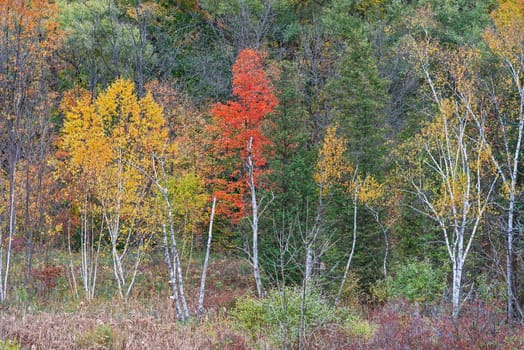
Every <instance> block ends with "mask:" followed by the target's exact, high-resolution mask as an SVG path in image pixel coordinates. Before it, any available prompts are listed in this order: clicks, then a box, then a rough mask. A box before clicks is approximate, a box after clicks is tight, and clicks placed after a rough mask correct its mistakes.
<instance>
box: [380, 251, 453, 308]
mask: <svg viewBox="0 0 524 350" xmlns="http://www.w3.org/2000/svg"><path fill="white" fill-rule="evenodd" d="M444 277H445V275H444V273H443V271H441V270H439V269H436V268H434V267H433V266H432V265H431V264H430V263H429V262H427V261H411V262H408V263H407V264H404V265H397V266H396V267H395V268H394V270H393V277H388V278H387V279H386V281H385V284H386V294H387V297H388V298H399V297H401V298H404V299H406V300H409V301H411V302H429V301H433V300H435V299H437V298H438V297H439V296H442V293H443V291H444V288H445V286H446V285H445V279H444Z"/></svg>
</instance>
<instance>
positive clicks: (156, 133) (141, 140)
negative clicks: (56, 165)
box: [62, 79, 167, 299]
mask: <svg viewBox="0 0 524 350" xmlns="http://www.w3.org/2000/svg"><path fill="white" fill-rule="evenodd" d="M164 126H165V120H164V118H163V115H162V108H161V107H160V106H159V105H158V104H156V103H155V102H154V101H153V98H152V96H151V94H146V95H145V96H144V97H143V98H138V96H137V94H136V92H135V90H134V84H133V83H131V82H130V81H128V80H121V79H120V80H116V81H115V82H114V83H113V84H112V85H111V86H110V87H109V88H108V89H107V90H106V91H104V92H103V93H101V94H100V95H99V96H98V97H97V99H96V100H95V101H94V102H91V100H90V98H89V97H88V96H84V97H83V98H81V99H80V100H79V101H78V103H77V104H76V106H74V107H73V108H71V110H70V111H69V112H68V113H67V114H66V119H65V122H64V127H63V130H62V148H63V149H64V150H65V151H66V152H68V165H69V166H70V167H71V168H72V171H73V173H75V174H78V175H80V176H86V175H87V179H88V180H90V181H92V183H93V185H92V188H90V189H89V190H91V191H92V192H93V198H94V199H96V202H97V208H96V210H97V214H98V215H99V218H100V220H101V221H102V222H103V226H104V230H105V232H107V233H108V235H109V239H110V243H111V256H112V258H113V272H114V275H115V279H116V281H117V286H118V292H119V295H120V297H122V298H126V299H127V298H128V297H129V294H130V293H131V290H132V287H133V284H134V282H135V278H136V274H137V271H138V266H139V264H140V262H141V260H142V259H143V254H144V253H145V248H146V247H147V245H148V241H149V239H150V237H151V235H152V233H153V231H152V229H153V227H154V222H152V221H151V219H154V218H155V217H156V215H155V211H156V209H155V207H154V205H153V204H154V200H153V199H152V198H151V196H150V191H149V187H150V186H149V185H148V183H149V181H148V179H147V178H146V177H145V176H144V174H143V173H142V172H141V171H139V169H138V168H137V166H136V165H137V164H138V165H139V166H140V169H147V170H149V169H151V168H152V166H153V164H152V163H151V157H150V153H151V152H153V151H154V152H156V153H161V152H162V150H163V148H164V146H165V143H166V138H167V129H166V128H165V127H164ZM146 150H147V151H148V152H145V151H146ZM145 213H148V214H145Z"/></svg>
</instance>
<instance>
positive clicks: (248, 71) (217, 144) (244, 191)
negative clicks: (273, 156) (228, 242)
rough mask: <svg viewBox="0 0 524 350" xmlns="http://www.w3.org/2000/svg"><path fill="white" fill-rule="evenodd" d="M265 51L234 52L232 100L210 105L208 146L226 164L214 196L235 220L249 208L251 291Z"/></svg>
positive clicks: (268, 98)
mask: <svg viewBox="0 0 524 350" xmlns="http://www.w3.org/2000/svg"><path fill="white" fill-rule="evenodd" d="M264 59H265V55H264V54H263V53H261V52H259V51H257V50H254V49H245V50H242V51H241V52H240V54H239V55H238V57H237V60H236V62H235V64H234V65H233V96H235V100H232V101H227V102H226V103H217V104H216V105H214V106H213V108H212V110H211V112H212V114H213V119H214V123H213V128H212V129H213V131H214V133H215V134H216V139H215V141H214V151H215V152H216V153H217V155H218V158H219V159H220V161H221V162H224V163H225V164H227V165H228V166H229V167H228V168H227V169H225V167H224V168H223V169H220V171H221V172H222V173H223V174H224V175H225V179H224V178H223V179H222V180H217V183H218V185H220V186H221V190H220V191H218V192H217V193H216V195H217V197H218V198H219V199H222V200H225V201H226V202H228V203H229V206H228V209H226V210H224V209H222V212H223V213H224V211H225V212H226V214H227V215H228V216H229V217H230V218H232V219H233V220H234V221H238V220H239V219H241V218H242V217H244V216H245V215H246V214H247V211H250V214H249V217H250V224H251V229H252V234H253V236H252V240H253V241H252V251H251V262H252V264H253V270H254V277H255V282H256V288H257V293H258V295H259V296H261V295H262V283H261V280H260V270H259V263H258V219H259V217H260V214H261V213H262V212H263V210H260V203H261V202H262V200H258V199H257V189H260V188H261V187H264V184H263V183H262V178H263V175H264V174H265V173H267V167H266V158H265V157H264V150H265V148H266V147H267V146H269V145H270V143H271V142H270V141H269V139H268V138H267V137H266V136H264V134H263V132H262V126H263V124H264V121H265V119H266V116H267V115H268V114H269V113H271V112H272V111H273V110H274V109H275V107H276V106H277V104H278V101H277V98H276V97H275V94H274V92H273V86H272V84H271V80H270V79H269V76H268V74H267V73H266V70H265V69H264V68H265V66H264ZM262 199H263V198H262Z"/></svg>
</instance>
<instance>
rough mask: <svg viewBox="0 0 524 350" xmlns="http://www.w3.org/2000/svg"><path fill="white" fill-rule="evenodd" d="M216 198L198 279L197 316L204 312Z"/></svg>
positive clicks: (214, 198)
mask: <svg viewBox="0 0 524 350" xmlns="http://www.w3.org/2000/svg"><path fill="white" fill-rule="evenodd" d="M216 200H217V198H216V197H213V205H212V207H211V219H210V220H209V232H208V235H207V246H206V257H205V259H204V266H203V267H202V278H201V279H200V294H199V296H198V307H197V312H198V316H202V314H203V313H204V294H205V292H206V274H207V265H208V263H209V253H210V251H211V239H212V238H213V219H214V217H215V203H216Z"/></svg>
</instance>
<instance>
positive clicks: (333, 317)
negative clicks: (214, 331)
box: [231, 287, 340, 345]
mask: <svg viewBox="0 0 524 350" xmlns="http://www.w3.org/2000/svg"><path fill="white" fill-rule="evenodd" d="M301 310H302V289H301V288H291V287H287V288H284V289H282V290H278V289H273V290H271V291H270V292H269V294H268V295H267V296H266V297H265V298H264V299H261V300H258V299H254V298H252V297H250V296H244V297H242V298H240V299H238V300H237V304H236V306H235V308H234V309H233V310H232V312H231V315H232V316H233V318H234V319H235V320H236V322H237V324H238V325H239V327H240V328H241V329H243V330H245V331H247V332H248V333H249V334H250V335H251V336H252V337H253V339H255V337H256V336H257V335H259V336H260V335H262V334H263V335H266V336H267V337H268V338H269V340H270V341H271V342H272V343H274V344H275V345H280V344H283V343H284V342H287V343H291V344H293V343H294V342H296V341H297V340H298V338H299V334H300V333H299V332H300V325H301ZM304 318H305V334H306V336H307V335H308V334H310V333H311V332H312V331H313V330H315V329H316V328H318V327H320V326H323V325H326V324H329V323H333V322H339V321H340V320H339V318H338V317H337V313H336V310H335V308H334V307H333V306H332V305H331V304H330V303H329V302H328V300H326V299H325V298H324V297H323V296H322V295H321V294H320V293H319V292H317V291H310V292H309V293H307V295H306V300H305V315H304ZM262 331H263V333H262Z"/></svg>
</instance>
